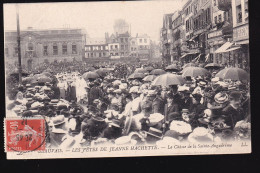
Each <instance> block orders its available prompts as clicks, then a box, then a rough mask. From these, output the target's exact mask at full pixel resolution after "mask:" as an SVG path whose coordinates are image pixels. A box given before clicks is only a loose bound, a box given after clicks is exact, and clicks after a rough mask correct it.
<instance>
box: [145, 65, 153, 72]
mask: <svg viewBox="0 0 260 173" xmlns="http://www.w3.org/2000/svg"><path fill="white" fill-rule="evenodd" d="M144 69H145V70H147V71H149V72H150V71H152V70H153V69H154V68H153V67H152V66H148V67H145V68H144Z"/></svg>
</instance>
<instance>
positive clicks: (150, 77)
mask: <svg viewBox="0 0 260 173" xmlns="http://www.w3.org/2000/svg"><path fill="white" fill-rule="evenodd" d="M156 77H157V76H155V75H148V76H145V77H144V78H143V81H146V82H151V81H153V80H154V79H155V78H156Z"/></svg>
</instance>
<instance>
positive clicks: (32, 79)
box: [22, 76, 36, 84]
mask: <svg viewBox="0 0 260 173" xmlns="http://www.w3.org/2000/svg"><path fill="white" fill-rule="evenodd" d="M34 80H36V79H35V78H34V77H33V76H28V77H25V78H22V83H24V84H29V83H32V81H34Z"/></svg>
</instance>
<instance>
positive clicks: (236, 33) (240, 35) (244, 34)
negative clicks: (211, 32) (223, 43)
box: [233, 24, 249, 41]
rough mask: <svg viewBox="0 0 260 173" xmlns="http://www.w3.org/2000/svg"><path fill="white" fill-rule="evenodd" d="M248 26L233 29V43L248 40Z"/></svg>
mask: <svg viewBox="0 0 260 173" xmlns="http://www.w3.org/2000/svg"><path fill="white" fill-rule="evenodd" d="M248 38H249V37H248V24H247V25H243V26H239V27H237V28H234V30H233V41H239V40H245V39H248Z"/></svg>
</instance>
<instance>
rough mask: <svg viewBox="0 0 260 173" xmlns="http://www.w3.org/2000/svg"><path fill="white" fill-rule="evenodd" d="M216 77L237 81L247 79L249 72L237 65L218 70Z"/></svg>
mask: <svg viewBox="0 0 260 173" xmlns="http://www.w3.org/2000/svg"><path fill="white" fill-rule="evenodd" d="M216 77H219V78H221V79H231V80H239V81H243V80H249V74H248V73H247V72H246V71H245V70H243V69H241V68H237V67H231V68H225V69H223V70H221V71H219V72H218V73H217V74H216Z"/></svg>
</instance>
